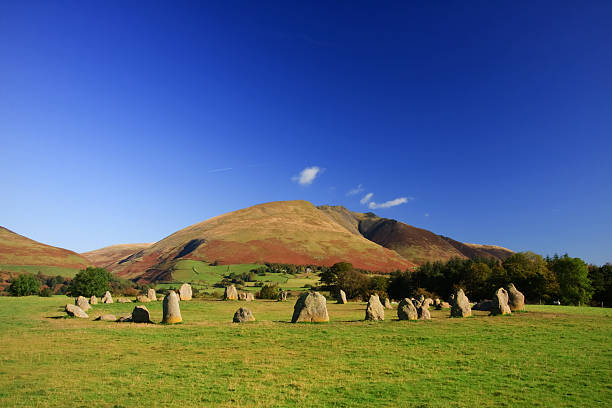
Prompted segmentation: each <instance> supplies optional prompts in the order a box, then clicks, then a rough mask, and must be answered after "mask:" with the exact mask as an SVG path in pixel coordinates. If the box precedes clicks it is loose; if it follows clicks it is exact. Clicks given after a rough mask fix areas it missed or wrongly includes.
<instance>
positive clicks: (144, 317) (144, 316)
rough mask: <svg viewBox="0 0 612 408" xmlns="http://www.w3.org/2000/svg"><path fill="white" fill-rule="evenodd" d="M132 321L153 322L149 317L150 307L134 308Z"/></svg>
mask: <svg viewBox="0 0 612 408" xmlns="http://www.w3.org/2000/svg"><path fill="white" fill-rule="evenodd" d="M132 321H133V322H134V323H152V322H151V319H150V317H149V309H147V307H146V306H136V307H135V308H134V310H132Z"/></svg>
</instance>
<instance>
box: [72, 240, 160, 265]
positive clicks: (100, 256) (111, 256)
mask: <svg viewBox="0 0 612 408" xmlns="http://www.w3.org/2000/svg"><path fill="white" fill-rule="evenodd" d="M151 245H153V244H118V245H111V246H107V247H104V248H100V249H96V250H93V251H88V252H82V253H81V256H83V257H84V258H86V259H87V260H89V261H90V262H91V263H92V264H93V265H94V266H98V267H101V268H107V267H110V266H112V265H113V264H115V263H117V262H119V261H120V260H122V259H125V258H127V257H128V256H130V255H132V254H133V253H136V252H138V251H140V250H143V249H145V248H148V247H150V246H151Z"/></svg>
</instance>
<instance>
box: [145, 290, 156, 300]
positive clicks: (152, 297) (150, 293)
mask: <svg viewBox="0 0 612 408" xmlns="http://www.w3.org/2000/svg"><path fill="white" fill-rule="evenodd" d="M147 297H148V298H149V300H150V301H151V302H157V293H155V289H153V288H151V289H149V290H148V291H147Z"/></svg>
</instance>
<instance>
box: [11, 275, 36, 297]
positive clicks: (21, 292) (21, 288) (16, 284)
mask: <svg viewBox="0 0 612 408" xmlns="http://www.w3.org/2000/svg"><path fill="white" fill-rule="evenodd" d="M8 291H9V293H10V294H11V295H13V296H30V295H36V294H38V292H39V291H40V282H39V281H38V279H36V277H35V276H34V275H30V274H29V273H26V274H23V275H19V276H18V277H16V278H15V279H13V282H12V283H11V286H9V288H8Z"/></svg>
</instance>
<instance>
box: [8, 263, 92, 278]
mask: <svg viewBox="0 0 612 408" xmlns="http://www.w3.org/2000/svg"><path fill="white" fill-rule="evenodd" d="M79 270H80V269H76V268H63V267H60V266H39V265H0V271H7V272H17V273H31V274H34V275H36V274H38V272H40V273H42V274H43V275H47V276H57V275H59V276H65V277H67V278H73V277H74V276H75V275H76V274H77V273H79Z"/></svg>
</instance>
